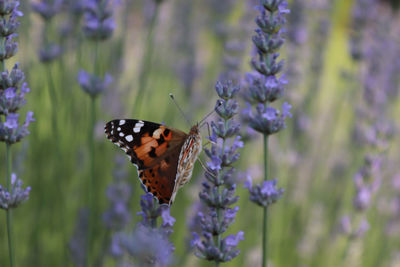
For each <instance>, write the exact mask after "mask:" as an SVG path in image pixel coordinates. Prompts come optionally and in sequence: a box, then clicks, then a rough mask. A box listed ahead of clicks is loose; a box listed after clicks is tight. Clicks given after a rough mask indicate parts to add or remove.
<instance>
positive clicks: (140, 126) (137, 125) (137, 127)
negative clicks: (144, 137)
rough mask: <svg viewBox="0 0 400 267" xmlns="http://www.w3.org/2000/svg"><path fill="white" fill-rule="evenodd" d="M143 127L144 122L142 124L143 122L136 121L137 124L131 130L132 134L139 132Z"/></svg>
mask: <svg viewBox="0 0 400 267" xmlns="http://www.w3.org/2000/svg"><path fill="white" fill-rule="evenodd" d="M143 125H144V122H143V121H138V122H137V123H136V124H135V127H134V128H133V132H134V133H138V132H140V129H141V128H142V127H143Z"/></svg>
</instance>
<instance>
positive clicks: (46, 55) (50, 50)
mask: <svg viewBox="0 0 400 267" xmlns="http://www.w3.org/2000/svg"><path fill="white" fill-rule="evenodd" d="M62 53H63V50H62V49H61V46H59V45H57V44H53V43H51V44H47V45H44V47H42V48H41V49H40V51H39V59H40V61H41V62H43V63H49V62H52V61H54V60H55V59H57V58H59V57H60V56H61V54H62Z"/></svg>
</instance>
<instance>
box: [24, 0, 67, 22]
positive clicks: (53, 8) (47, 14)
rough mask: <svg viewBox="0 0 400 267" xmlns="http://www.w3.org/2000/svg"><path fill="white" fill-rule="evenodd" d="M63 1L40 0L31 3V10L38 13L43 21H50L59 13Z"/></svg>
mask: <svg viewBox="0 0 400 267" xmlns="http://www.w3.org/2000/svg"><path fill="white" fill-rule="evenodd" d="M62 5H63V0H42V1H40V2H35V3H32V9H33V11H34V12H36V13H38V14H39V15H40V16H41V17H42V18H43V20H45V21H48V20H51V19H52V18H53V17H54V16H55V15H57V14H58V13H60V12H61V8H62Z"/></svg>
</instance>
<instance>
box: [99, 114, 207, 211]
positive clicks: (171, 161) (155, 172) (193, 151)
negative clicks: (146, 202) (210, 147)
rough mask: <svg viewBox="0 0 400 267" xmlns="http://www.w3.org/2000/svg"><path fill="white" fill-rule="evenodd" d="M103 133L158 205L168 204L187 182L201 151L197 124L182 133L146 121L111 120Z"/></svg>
mask: <svg viewBox="0 0 400 267" xmlns="http://www.w3.org/2000/svg"><path fill="white" fill-rule="evenodd" d="M105 133H106V135H107V138H108V139H110V141H111V142H113V143H114V144H116V145H118V146H119V147H120V148H121V149H122V150H124V151H125V152H126V154H127V155H128V158H129V159H130V161H131V162H132V163H133V164H134V165H135V166H136V167H137V168H138V176H139V179H140V181H141V183H142V184H143V186H144V188H145V189H146V191H147V192H150V193H152V194H153V195H154V196H155V197H156V198H157V199H158V201H159V203H160V204H169V205H170V204H172V202H173V201H174V199H175V196H176V193H177V191H178V190H179V188H180V187H182V186H183V185H184V184H186V183H187V182H188V181H189V180H190V178H191V176H192V172H193V168H194V163H195V162H196V160H197V158H198V155H199V154H200V152H201V136H200V134H199V128H198V125H195V126H193V127H192V128H191V130H190V132H189V133H188V134H186V133H185V132H182V131H180V130H177V129H173V128H169V127H166V126H164V125H160V124H158V123H154V122H149V121H143V120H131V119H125V120H113V121H110V122H108V123H107V124H106V126H105Z"/></svg>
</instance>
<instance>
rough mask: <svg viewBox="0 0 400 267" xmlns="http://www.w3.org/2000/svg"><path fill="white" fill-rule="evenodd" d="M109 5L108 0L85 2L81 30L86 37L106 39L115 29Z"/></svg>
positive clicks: (89, 0)
mask: <svg viewBox="0 0 400 267" xmlns="http://www.w3.org/2000/svg"><path fill="white" fill-rule="evenodd" d="M111 5H112V4H111V3H110V1H108V0H88V1H87V2H86V5H85V8H84V10H85V13H84V25H83V32H84V33H85V35H86V37H87V38H89V39H93V40H106V39H108V38H109V37H111V35H112V33H113V31H114V29H115V22H114V18H113V17H112V15H113V14H112V13H113V11H112V6H111Z"/></svg>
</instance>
